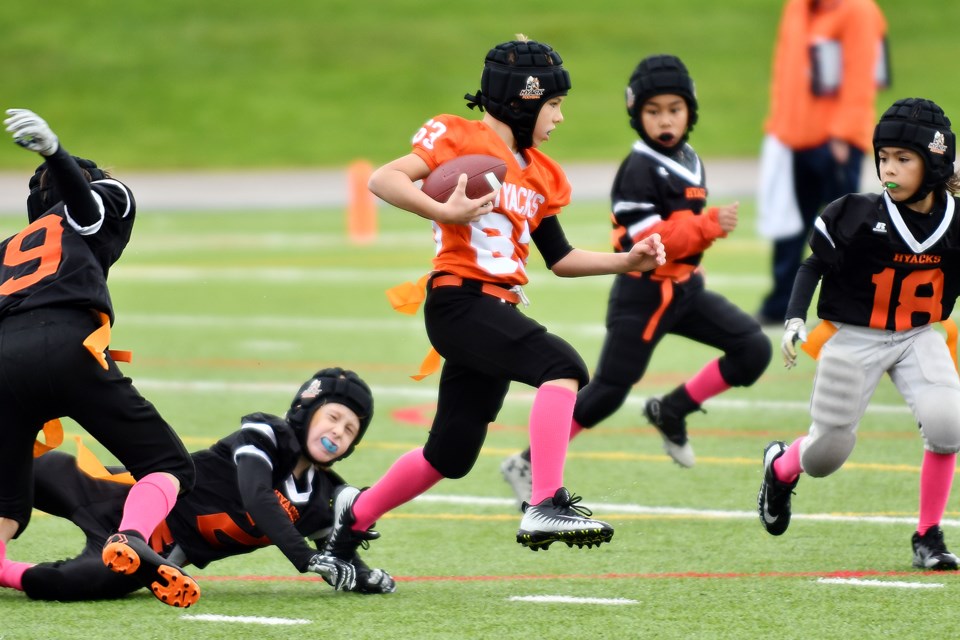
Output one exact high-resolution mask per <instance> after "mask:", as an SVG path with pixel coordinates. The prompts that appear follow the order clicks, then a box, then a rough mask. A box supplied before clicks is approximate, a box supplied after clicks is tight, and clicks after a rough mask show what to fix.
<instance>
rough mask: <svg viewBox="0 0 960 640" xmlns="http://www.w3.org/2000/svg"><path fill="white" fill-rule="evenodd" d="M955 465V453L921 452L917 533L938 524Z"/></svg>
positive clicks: (948, 495)
mask: <svg viewBox="0 0 960 640" xmlns="http://www.w3.org/2000/svg"><path fill="white" fill-rule="evenodd" d="M956 466H957V454H955V453H934V452H932V451H926V450H925V451H924V452H923V463H922V464H921V465H920V520H919V522H918V524H917V533H919V534H920V535H923V534H925V533H926V532H927V529H929V528H930V527H932V526H934V525H937V524H940V520H941V519H943V514H944V512H945V511H946V510H947V501H948V500H949V499H950V487H951V486H953V472H954V470H955V469H956Z"/></svg>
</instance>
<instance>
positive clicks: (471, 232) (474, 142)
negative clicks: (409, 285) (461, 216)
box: [413, 114, 570, 286]
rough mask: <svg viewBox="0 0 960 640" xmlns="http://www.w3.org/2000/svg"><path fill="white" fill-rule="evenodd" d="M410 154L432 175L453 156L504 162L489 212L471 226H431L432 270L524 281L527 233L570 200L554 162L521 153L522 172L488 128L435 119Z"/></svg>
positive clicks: (418, 136)
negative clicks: (502, 176)
mask: <svg viewBox="0 0 960 640" xmlns="http://www.w3.org/2000/svg"><path fill="white" fill-rule="evenodd" d="M413 153H415V154H417V155H418V156H420V157H421V158H422V159H423V161H424V162H426V163H427V166H429V167H430V169H431V171H432V170H433V169H435V168H436V167H437V166H438V165H440V164H441V163H443V162H446V161H447V160H451V159H453V158H456V157H459V156H463V155H467V154H471V153H478V154H486V155H491V156H496V157H498V158H501V159H503V161H504V162H506V164H507V175H506V178H505V179H504V181H503V186H502V187H501V188H500V193H499V195H498V196H497V199H496V200H495V201H494V207H493V211H492V212H490V213H488V214H486V215H484V216H482V217H480V218H479V219H477V220H475V221H474V222H472V223H471V224H469V225H459V224H441V223H438V222H434V223H433V236H434V241H435V242H436V245H437V246H436V256H435V257H434V259H433V268H434V269H435V270H436V271H445V272H447V273H453V274H456V275H458V276H461V277H463V278H470V279H474V280H482V281H484V282H494V283H497V284H505V285H508V286H513V285H523V284H526V283H527V274H526V264H527V257H528V256H529V254H530V233H531V232H532V231H534V230H535V229H536V228H537V227H538V226H539V225H540V221H541V220H542V219H543V218H545V217H546V216H553V215H556V214H558V213H560V209H561V208H563V207H564V206H566V205H567V204H568V203H569V202H570V183H569V182H568V181H567V177H566V176H565V175H564V173H563V170H562V169H561V168H560V165H558V164H557V163H556V162H554V161H553V160H551V159H550V158H548V157H547V156H545V155H544V154H543V153H541V152H540V151H537V150H536V149H533V148H530V149H526V150H525V152H524V153H525V156H526V158H527V161H528V164H527V166H526V167H525V168H521V167H520V163H519V162H518V161H517V158H516V157H515V156H514V155H513V152H512V151H511V150H510V149H509V147H507V145H506V144H505V143H504V142H503V140H502V139H501V138H500V137H499V136H498V135H497V134H496V132H494V131H493V129H491V128H490V127H488V126H487V125H486V124H484V123H483V122H481V121H479V120H467V119H465V118H461V117H459V116H453V115H447V114H444V115H439V116H436V117H435V118H432V119H430V120H428V121H427V123H426V124H424V125H423V127H422V128H421V129H420V130H419V131H418V132H417V133H416V135H415V136H414V137H413Z"/></svg>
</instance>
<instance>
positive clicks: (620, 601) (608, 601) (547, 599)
mask: <svg viewBox="0 0 960 640" xmlns="http://www.w3.org/2000/svg"><path fill="white" fill-rule="evenodd" d="M507 600H508V601H509V602H538V603H545V604H605V605H624V604H638V601H637V600H630V599H628V598H576V597H573V596H510V597H509V598H507Z"/></svg>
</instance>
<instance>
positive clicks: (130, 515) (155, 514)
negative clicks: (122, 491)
mask: <svg viewBox="0 0 960 640" xmlns="http://www.w3.org/2000/svg"><path fill="white" fill-rule="evenodd" d="M176 502H177V489H176V487H175V486H174V484H173V482H172V481H171V480H170V478H168V477H167V476H165V475H163V474H161V473H150V474H147V475H145V476H144V477H142V478H140V480H139V481H138V482H137V483H136V484H135V485H133V486H132V487H131V488H130V493H128V494H127V500H126V502H124V503H123V518H122V519H121V520H120V527H119V529H118V530H119V531H131V530H132V531H136V532H137V533H139V534H140V535H141V536H143V539H144V540H148V539H149V538H150V534H152V533H153V530H154V529H156V528H157V525H159V524H160V523H161V522H163V519H164V518H166V517H167V514H168V513H170V510H171V509H173V505H174V504H175V503H176Z"/></svg>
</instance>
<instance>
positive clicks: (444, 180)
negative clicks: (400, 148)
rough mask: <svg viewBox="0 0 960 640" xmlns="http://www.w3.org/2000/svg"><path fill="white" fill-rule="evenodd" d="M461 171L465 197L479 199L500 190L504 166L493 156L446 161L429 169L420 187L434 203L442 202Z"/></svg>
mask: <svg viewBox="0 0 960 640" xmlns="http://www.w3.org/2000/svg"><path fill="white" fill-rule="evenodd" d="M462 173H465V174H467V197H468V198H479V197H480V196H485V195H487V194H488V193H491V192H493V191H499V190H500V185H501V184H502V183H503V179H504V178H505V177H506V175H507V165H506V163H504V161H503V160H501V159H500V158H497V157H494V156H487V155H483V154H471V155H466V156H460V157H457V158H454V159H452V160H447V161H446V162H444V163H442V164H441V165H440V166H438V167H437V168H436V169H434V170H433V171H431V172H430V175H428V176H427V177H426V179H425V180H424V181H423V185H422V186H421V190H422V191H423V192H424V193H425V194H427V195H428V196H430V197H431V198H433V199H434V200H436V201H437V202H446V201H447V200H448V199H449V198H450V194H452V193H453V191H454V189H456V188H457V181H458V180H459V179H460V174H462Z"/></svg>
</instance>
